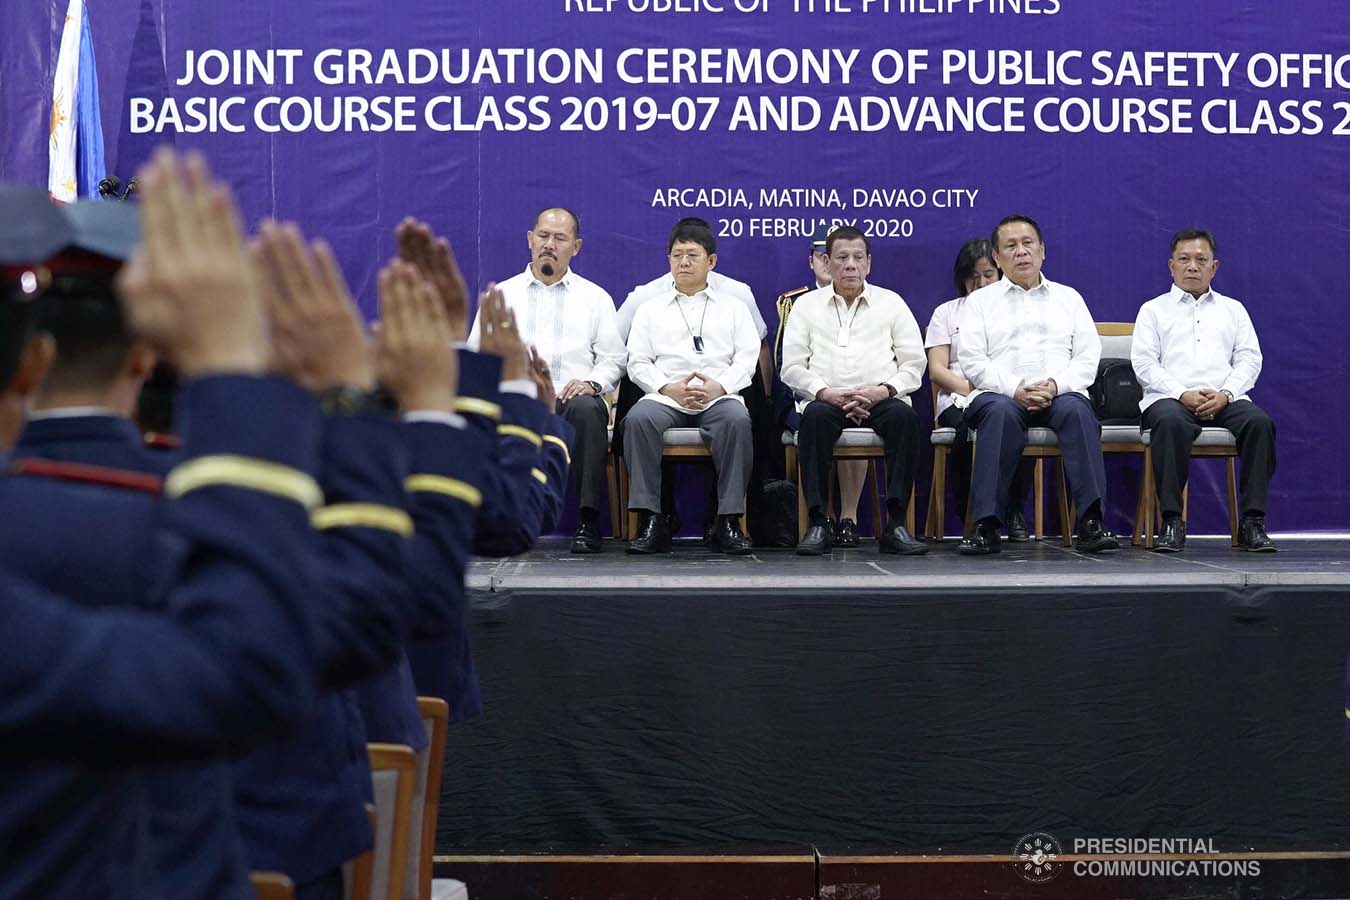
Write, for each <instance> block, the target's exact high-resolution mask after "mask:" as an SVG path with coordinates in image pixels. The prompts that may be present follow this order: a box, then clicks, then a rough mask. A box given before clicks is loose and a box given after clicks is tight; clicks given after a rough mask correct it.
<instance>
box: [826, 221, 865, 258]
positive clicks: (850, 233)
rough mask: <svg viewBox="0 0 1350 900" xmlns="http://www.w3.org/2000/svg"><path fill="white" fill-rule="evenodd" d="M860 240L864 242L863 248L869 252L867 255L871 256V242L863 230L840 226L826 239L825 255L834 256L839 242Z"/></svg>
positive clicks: (850, 226)
mask: <svg viewBox="0 0 1350 900" xmlns="http://www.w3.org/2000/svg"><path fill="white" fill-rule="evenodd" d="M858 240H860V241H862V242H863V248H864V249H865V250H866V251H867V255H868V256H871V255H872V242H871V240H869V239H868V237H867V235H866V234H865V233H864V232H863V230H862V229H861V228H854V227H853V226H852V225H840V226H839V227H838V228H836V229H835V230H834V231H831V232H830V236H829V237H827V238H826V239H825V253H826V254H827V255H829V256H834V245H835V244H836V243H837V242H839V241H858Z"/></svg>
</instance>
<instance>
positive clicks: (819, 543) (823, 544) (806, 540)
mask: <svg viewBox="0 0 1350 900" xmlns="http://www.w3.org/2000/svg"><path fill="white" fill-rule="evenodd" d="M830 532H831V529H830V525H829V523H828V522H822V523H820V524H819V525H812V526H810V527H809V528H807V529H806V534H805V535H804V536H803V537H802V539H801V540H800V541H798V542H797V555H798V556H824V555H825V554H826V553H829V552H830V548H831V546H832V545H833V543H834V538H833V537H832V536H831V533H830Z"/></svg>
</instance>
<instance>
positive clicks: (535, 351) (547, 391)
mask: <svg viewBox="0 0 1350 900" xmlns="http://www.w3.org/2000/svg"><path fill="white" fill-rule="evenodd" d="M530 377H531V378H533V379H534V386H535V388H536V389H537V390H538V391H539V402H541V403H543V404H544V406H545V408H547V409H548V411H549V412H553V411H554V410H555V409H557V408H558V395H557V394H556V393H554V391H553V373H552V372H550V371H549V368H548V363H547V362H545V361H544V358H543V357H542V356H540V355H539V348H538V347H536V346H534V345H533V344H531V345H530Z"/></svg>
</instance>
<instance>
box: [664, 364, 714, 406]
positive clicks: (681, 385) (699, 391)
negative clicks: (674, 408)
mask: <svg viewBox="0 0 1350 900" xmlns="http://www.w3.org/2000/svg"><path fill="white" fill-rule="evenodd" d="M695 382H697V383H695ZM726 392H727V389H726V388H724V387H722V385H721V384H720V383H719V382H718V381H717V379H715V378H709V377H708V376H707V375H704V374H703V373H702V372H690V373H689V374H688V375H686V376H685V377H684V378H682V379H680V380H679V381H672V382H671V383H670V384H668V385H666V386H665V387H663V388H661V393H663V394H665V395H666V396H667V397H669V398H670V399H672V400H674V401H675V402H676V403H678V404H679V405H680V406H682V407H684V408H685V409H705V408H707V406H708V404H709V403H712V402H713V401H714V400H716V399H717V398H718V397H721V396H723V395H725V394H726Z"/></svg>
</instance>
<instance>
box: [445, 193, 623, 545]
mask: <svg viewBox="0 0 1350 900" xmlns="http://www.w3.org/2000/svg"><path fill="white" fill-rule="evenodd" d="M525 240H526V243H527V244H528V245H529V248H530V264H529V266H527V267H526V269H525V271H524V272H521V273H520V274H519V275H516V276H515V277H513V278H508V279H507V280H506V281H503V282H501V283H500V284H498V285H497V287H498V288H499V289H500V290H501V292H502V295H503V296H504V297H505V298H506V305H507V307H508V308H509V309H510V310H512V311H513V312H514V313H515V314H516V321H517V322H518V323H519V327H520V337H521V340H523V341H524V342H525V344H526V346H532V347H534V348H535V350H536V351H537V352H538V354H539V358H540V359H541V360H542V361H543V362H544V363H546V364H547V366H548V370H549V372H551V373H552V376H553V387H554V391H555V392H556V393H557V396H558V403H557V413H558V414H559V415H560V416H562V418H563V419H565V420H566V421H567V423H568V424H569V425H571V426H572V429H573V431H574V432H575V443H574V450H575V457H574V458H573V461H572V472H573V473H574V478H575V481H576V485H577V494H578V497H579V500H580V504H579V505H580V510H579V512H578V516H577V531H576V536H575V537H574V538H573V540H572V552H573V553H599V552H600V549H601V543H600V528H599V521H600V491H601V485H602V484H603V483H604V478H605V455H606V454H607V453H608V452H609V431H608V429H609V406H608V405H607V404H606V402H605V398H604V395H605V394H606V393H607V392H609V391H612V390H614V388H615V386H616V385H617V384H618V382H619V378H620V376H621V375H622V374H623V367H624V363H625V361H626V359H627V352H626V351H625V349H624V345H623V342H622V341H621V340H619V333H618V331H617V330H616V329H615V327H614V300H613V299H612V298H611V297H610V295H609V293H608V292H607V291H605V289H604V288H602V287H600V286H599V285H598V284H596V283H595V282H593V281H588V280H587V279H585V278H582V277H581V276H580V275H578V274H577V273H576V272H574V271H572V269H571V266H570V264H571V261H572V257H574V256H576V255H577V254H578V253H580V252H581V221H580V220H579V219H578V218H577V214H576V213H574V212H572V211H571V210H569V209H564V208H562V207H552V208H549V209H545V210H541V211H540V212H539V214H538V215H537V216H535V218H534V224H533V225H531V226H530V229H529V231H527V232H525ZM480 331H481V326H480V323H479V321H478V319H477V318H475V319H474V323H473V330H472V331H471V332H470V334H469V346H470V347H471V348H473V349H475V350H476V349H478V341H479V335H480Z"/></svg>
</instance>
